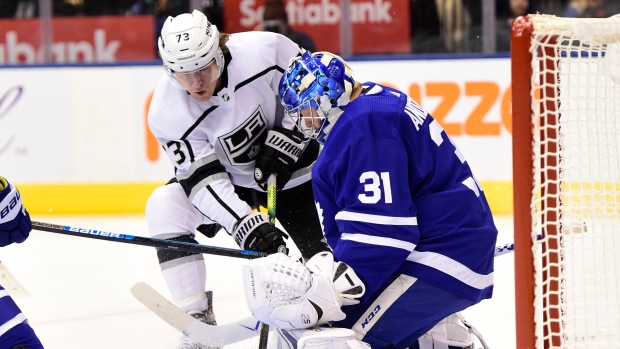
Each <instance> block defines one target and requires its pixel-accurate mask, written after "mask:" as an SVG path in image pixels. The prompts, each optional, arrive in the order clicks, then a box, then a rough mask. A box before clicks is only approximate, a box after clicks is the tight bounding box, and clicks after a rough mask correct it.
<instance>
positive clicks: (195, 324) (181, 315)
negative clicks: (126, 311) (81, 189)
mask: <svg viewBox="0 0 620 349" xmlns="http://www.w3.org/2000/svg"><path fill="white" fill-rule="evenodd" d="M540 239H541V235H538V240H540ZM513 251H514V244H513V243H510V244H505V245H501V246H497V247H495V257H497V256H500V255H503V254H507V253H510V252H513ZM131 293H132V294H133V295H134V297H136V298H137V299H138V300H139V301H140V302H141V303H142V304H144V305H145V306H146V307H147V308H149V309H150V310H151V311H152V312H154V313H155V314H156V315H157V316H159V318H161V319H162V320H164V321H165V322H167V323H168V324H170V325H171V326H172V327H174V328H176V329H177V330H179V331H180V332H182V333H184V334H185V335H187V336H188V337H190V338H192V339H193V340H195V341H196V342H199V343H202V344H205V345H207V346H213V347H217V346H222V345H229V344H233V343H236V342H239V341H242V340H246V339H249V338H252V337H255V336H257V335H259V333H260V331H259V327H261V331H262V330H263V328H264V327H267V325H265V326H264V327H262V326H260V325H261V322H260V321H259V320H257V319H256V318H255V317H253V316H250V317H247V318H244V319H242V320H239V321H236V322H233V323H230V324H226V325H219V326H211V325H207V324H205V323H203V322H201V321H200V320H197V319H195V318H193V317H192V316H190V315H188V314H187V313H185V312H184V311H182V310H181V309H179V308H177V307H176V306H175V305H174V304H172V303H170V302H169V301H168V300H167V299H166V298H165V297H164V296H162V295H161V294H159V293H158V292H157V291H155V290H154V289H152V288H151V287H150V286H148V285H147V284H145V283H138V284H136V285H134V287H133V288H132V289H131Z"/></svg>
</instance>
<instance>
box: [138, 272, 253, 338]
mask: <svg viewBox="0 0 620 349" xmlns="http://www.w3.org/2000/svg"><path fill="white" fill-rule="evenodd" d="M131 294H132V295H133V296H134V297H135V298H136V299H138V300H139V301H140V302H141V303H142V304H144V305H145V306H146V307H147V308H148V309H149V310H151V311H152V312H154V313H155V314H156V315H157V316H159V317H160V318H161V319H162V320H164V321H166V322H167V323H168V324H170V325H171V326H172V327H174V328H176V329H177V330H178V331H180V332H182V333H183V334H184V335H186V336H188V337H190V338H192V339H193V340H195V341H196V342H199V343H202V344H205V345H207V346H209V347H223V346H225V345H229V344H233V343H236V342H239V341H242V340H246V339H249V338H252V337H255V336H256V335H258V332H259V326H260V325H261V322H260V321H258V320H257V319H256V318H255V317H253V316H249V317H247V318H244V319H241V320H238V321H235V322H232V323H229V324H226V325H218V326H212V325H207V324H205V323H204V322H202V321H200V320H198V319H195V318H194V317H192V316H191V315H189V314H187V313H186V312H184V311H183V310H181V309H179V308H177V307H176V306H175V305H174V304H172V303H171V302H170V301H168V300H167V299H166V298H165V297H164V296H162V295H161V294H159V293H158V292H157V291H155V290H154V289H153V288H152V287H151V286H149V285H147V284H146V283H144V282H139V283H137V284H135V285H134V286H133V287H132V288H131Z"/></svg>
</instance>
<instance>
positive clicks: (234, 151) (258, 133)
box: [219, 106, 267, 165]
mask: <svg viewBox="0 0 620 349" xmlns="http://www.w3.org/2000/svg"><path fill="white" fill-rule="evenodd" d="M265 131H267V118H266V117H265V114H264V113H263V109H262V108H261V107H260V106H258V108H256V110H255V111H254V112H253V113H252V115H250V117H249V118H247V120H245V121H244V122H243V123H242V124H241V125H239V126H238V127H237V128H236V129H234V130H232V131H231V132H229V133H227V134H225V135H223V136H221V137H219V141H220V144H221V145H222V149H224V152H225V153H226V156H228V160H229V161H230V163H231V164H232V165H247V164H249V163H251V162H252V161H254V158H255V157H256V155H257V154H258V150H259V149H260V144H261V143H262V142H263V141H264V139H265Z"/></svg>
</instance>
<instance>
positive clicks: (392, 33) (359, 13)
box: [224, 0, 411, 54]
mask: <svg viewBox="0 0 620 349" xmlns="http://www.w3.org/2000/svg"><path fill="white" fill-rule="evenodd" d="M263 4H264V0H227V1H226V2H225V3H224V18H225V21H226V24H225V30H226V31H227V32H229V33H235V32H242V31H249V30H254V28H255V27H256V26H257V24H259V23H260V22H261V20H262V17H263V10H264V6H263ZM285 4H286V5H285V6H286V13H287V15H288V20H289V24H291V26H292V27H293V28H295V29H297V30H300V31H303V32H304V33H306V34H307V35H309V36H310V37H311V38H312V39H313V40H314V43H315V44H316V48H317V50H318V51H329V52H334V53H340V47H341V46H340V23H341V22H342V17H343V16H344V15H346V14H344V13H343V11H342V7H341V5H340V1H339V0H288V1H285ZM348 16H349V20H350V23H351V30H350V32H351V36H352V43H351V47H352V50H353V53H354V54H373V53H409V52H411V42H410V29H409V28H410V26H409V1H397V0H350V1H349V13H348Z"/></svg>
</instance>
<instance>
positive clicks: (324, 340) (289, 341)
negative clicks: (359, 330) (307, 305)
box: [277, 327, 370, 349]
mask: <svg viewBox="0 0 620 349" xmlns="http://www.w3.org/2000/svg"><path fill="white" fill-rule="evenodd" d="M277 348H278V349H295V348H296V349H370V345H368V344H367V343H365V342H362V341H361V340H359V339H357V338H356V337H355V332H353V331H352V330H350V329H348V328H338V327H314V328H311V329H307V330H278V345H277Z"/></svg>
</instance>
